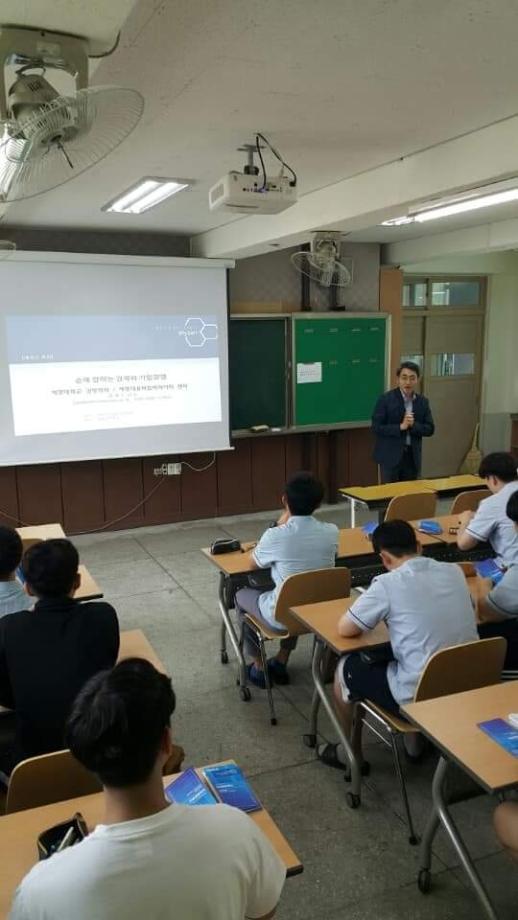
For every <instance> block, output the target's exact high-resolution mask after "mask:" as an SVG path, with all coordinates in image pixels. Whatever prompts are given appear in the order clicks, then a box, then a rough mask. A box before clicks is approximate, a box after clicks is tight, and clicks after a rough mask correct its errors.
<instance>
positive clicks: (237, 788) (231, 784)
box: [202, 763, 262, 811]
mask: <svg viewBox="0 0 518 920" xmlns="http://www.w3.org/2000/svg"><path fill="white" fill-rule="evenodd" d="M202 772H203V775H204V776H205V778H206V779H207V780H208V782H209V783H210V785H211V786H212V788H213V789H214V792H215V793H216V795H217V796H218V798H219V799H221V801H222V802H224V803H225V805H233V806H234V808H240V809H241V811H259V810H260V808H261V807H262V806H261V803H260V802H259V800H258V799H256V797H255V795H254V793H253V792H252V790H251V788H250V786H249V785H248V783H247V781H246V779H245V777H244V776H243V774H242V772H241V770H240V768H239V767H238V766H237V764H235V763H223V764H218V765H216V766H215V767H205V768H204V769H203V771H202Z"/></svg>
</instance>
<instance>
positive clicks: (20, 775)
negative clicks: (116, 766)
mask: <svg viewBox="0 0 518 920" xmlns="http://www.w3.org/2000/svg"><path fill="white" fill-rule="evenodd" d="M101 789H102V786H101V784H100V782H99V780H98V779H97V777H96V776H94V774H93V773H90V772H89V771H88V770H87V769H86V768H85V767H83V766H82V764H80V763H79V762H78V761H77V760H75V758H74V757H72V754H71V753H70V751H68V750H65V751H54V752H53V753H52V754H41V755H40V756H39V757H29V758H28V759H27V760H22V761H21V762H20V763H19V764H17V766H16V767H15V768H14V770H13V772H12V773H11V777H10V779H9V786H8V788H7V803H6V809H5V811H6V814H8V815H9V814H12V813H13V812H15V811H25V810H26V809H27V808H39V806H40V805H52V804H53V803H54V802H63V801H64V800H65V799H75V798H77V797H78V796H80V795H90V794H91V793H93V792H100V791H101Z"/></svg>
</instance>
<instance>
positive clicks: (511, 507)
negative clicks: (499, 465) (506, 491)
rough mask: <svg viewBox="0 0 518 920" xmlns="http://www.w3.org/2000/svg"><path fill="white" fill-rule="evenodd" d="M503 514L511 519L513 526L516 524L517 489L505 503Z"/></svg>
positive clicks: (517, 514)
mask: <svg viewBox="0 0 518 920" xmlns="http://www.w3.org/2000/svg"><path fill="white" fill-rule="evenodd" d="M505 513H506V514H507V517H508V518H511V520H512V521H514V523H515V524H518V489H517V490H516V492H513V494H512V495H511V497H510V499H509V501H508V502H507V505H506V509H505Z"/></svg>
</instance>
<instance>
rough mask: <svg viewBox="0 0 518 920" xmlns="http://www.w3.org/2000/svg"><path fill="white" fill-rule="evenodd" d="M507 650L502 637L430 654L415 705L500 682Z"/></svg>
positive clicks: (480, 640) (418, 687)
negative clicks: (420, 701)
mask: <svg viewBox="0 0 518 920" xmlns="http://www.w3.org/2000/svg"><path fill="white" fill-rule="evenodd" d="M506 649H507V641H506V639H504V638H502V636H495V638H493V639H479V640H478V641H477V640H475V641H474V642H465V643H463V645H453V646H451V647H450V648H443V649H441V650H440V651H439V652H436V653H435V655H432V657H431V658H430V660H429V662H428V664H427V665H426V668H425V669H424V671H423V673H422V674H421V679H420V681H419V683H418V685H417V690H416V692H415V697H414V699H415V701H416V703H417V702H419V700H433V699H436V697H439V696H449V694H450V693H463V692H464V691H465V690H478V689H479V688H480V687H490V686H491V685H492V684H498V683H500V680H501V674H502V669H503V666H504V660H505V653H506Z"/></svg>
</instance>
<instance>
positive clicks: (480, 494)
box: [450, 489, 491, 514]
mask: <svg viewBox="0 0 518 920" xmlns="http://www.w3.org/2000/svg"><path fill="white" fill-rule="evenodd" d="M489 495H491V492H490V491H489V489H472V490H471V492H459V494H458V495H456V496H455V498H454V499H453V503H452V506H451V508H450V514H462V512H463V511H476V510H477V508H478V506H479V505H480V502H481V501H482V500H483V499H484V498H487V497H488V496H489Z"/></svg>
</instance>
